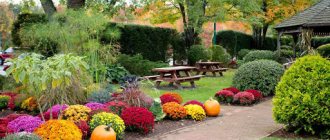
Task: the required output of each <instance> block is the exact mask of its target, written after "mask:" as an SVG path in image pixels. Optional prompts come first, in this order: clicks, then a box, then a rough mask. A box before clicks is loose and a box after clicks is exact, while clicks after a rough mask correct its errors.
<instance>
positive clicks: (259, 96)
mask: <svg viewBox="0 0 330 140" xmlns="http://www.w3.org/2000/svg"><path fill="white" fill-rule="evenodd" d="M245 92H250V93H252V94H253V96H254V100H255V101H256V102H259V101H260V100H261V99H262V98H263V96H262V93H261V91H259V90H254V89H248V90H245Z"/></svg>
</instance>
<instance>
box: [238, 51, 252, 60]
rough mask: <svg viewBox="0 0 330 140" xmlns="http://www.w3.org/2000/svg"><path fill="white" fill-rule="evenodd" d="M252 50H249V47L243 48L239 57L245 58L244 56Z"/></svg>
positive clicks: (240, 58)
mask: <svg viewBox="0 0 330 140" xmlns="http://www.w3.org/2000/svg"><path fill="white" fill-rule="evenodd" d="M251 51H252V50H249V49H241V50H240V51H238V54H237V57H238V59H239V60H243V58H244V56H246V55H247V54H248V53H249V52H251Z"/></svg>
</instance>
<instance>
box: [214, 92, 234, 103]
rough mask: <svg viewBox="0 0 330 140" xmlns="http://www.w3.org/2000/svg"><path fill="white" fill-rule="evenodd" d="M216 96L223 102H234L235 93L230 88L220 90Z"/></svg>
mask: <svg viewBox="0 0 330 140" xmlns="http://www.w3.org/2000/svg"><path fill="white" fill-rule="evenodd" d="M214 97H215V98H216V99H217V100H218V101H219V102H221V103H232V102H233V100H234V93H233V92H232V91H230V90H220V91H218V92H217V93H216V94H215V95H214Z"/></svg>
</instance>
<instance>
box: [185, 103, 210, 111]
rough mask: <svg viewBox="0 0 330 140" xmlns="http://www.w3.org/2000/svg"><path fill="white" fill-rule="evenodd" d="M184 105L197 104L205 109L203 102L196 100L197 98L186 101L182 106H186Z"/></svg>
mask: <svg viewBox="0 0 330 140" xmlns="http://www.w3.org/2000/svg"><path fill="white" fill-rule="evenodd" d="M186 105H199V106H201V107H202V108H203V109H204V111H205V106H204V104H203V103H202V102H200V101H197V100H190V101H188V102H186V103H185V104H184V105H183V106H186Z"/></svg>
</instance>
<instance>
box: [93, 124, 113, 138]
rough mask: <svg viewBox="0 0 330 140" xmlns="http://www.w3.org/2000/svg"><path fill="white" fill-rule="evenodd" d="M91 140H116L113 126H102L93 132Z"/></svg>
mask: <svg viewBox="0 0 330 140" xmlns="http://www.w3.org/2000/svg"><path fill="white" fill-rule="evenodd" d="M90 140H116V132H115V131H114V130H113V129H112V128H111V125H109V126H106V125H100V126H98V127H96V128H95V129H94V130H93V132H92V135H91V139H90Z"/></svg>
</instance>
